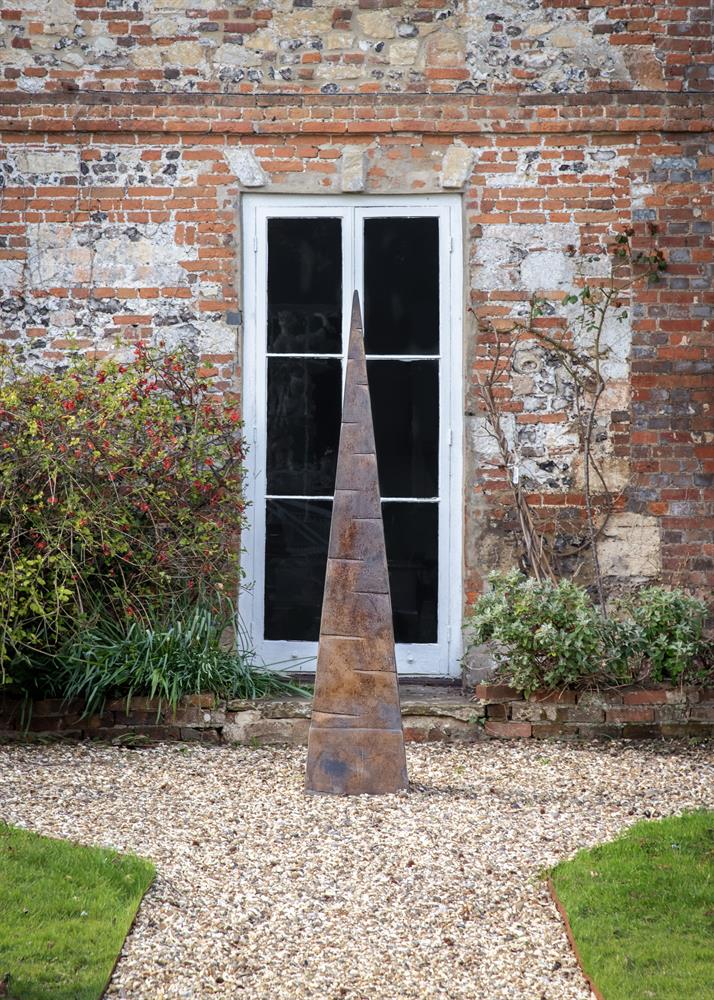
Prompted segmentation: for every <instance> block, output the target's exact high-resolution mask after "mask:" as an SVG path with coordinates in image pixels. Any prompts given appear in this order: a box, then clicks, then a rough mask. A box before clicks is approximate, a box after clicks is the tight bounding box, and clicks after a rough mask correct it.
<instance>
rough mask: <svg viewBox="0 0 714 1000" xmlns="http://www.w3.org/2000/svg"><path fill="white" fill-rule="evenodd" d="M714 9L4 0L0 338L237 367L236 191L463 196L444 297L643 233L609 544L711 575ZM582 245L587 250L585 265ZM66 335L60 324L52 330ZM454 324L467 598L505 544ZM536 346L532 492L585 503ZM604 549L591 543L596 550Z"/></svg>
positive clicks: (526, 465)
mask: <svg viewBox="0 0 714 1000" xmlns="http://www.w3.org/2000/svg"><path fill="white" fill-rule="evenodd" d="M712 23H713V22H712V11H711V4H710V3H709V0H707V2H702V0H697V2H693V3H690V2H687V3H684V2H669V3H666V4H665V3H654V2H647V3H645V2H642V3H622V4H613V3H609V2H604V0H592V2H585V3H583V2H582V0H578V2H575V0H544V2H543V3H534V2H532V0H511V2H509V3H508V4H498V5H493V4H488V3H476V2H473V0H469V2H467V0H459V2H457V0H443V2H438V3H437V2H436V0H412V2H405V3H399V2H395V0H360V2H359V3H344V4H340V5H336V4H333V3H329V4H327V3H324V2H322V0H312V2H309V0H294V2H293V0H260V2H256V3H250V4H245V5H242V6H241V5H235V4H233V3H231V4H228V5H219V4H218V3H216V2H213V0H200V2H198V0H196V2H195V3H193V4H192V3H190V2H189V0H186V2H182V0H171V2H168V0H131V2H129V0H53V3H52V4H50V10H49V12H48V10H47V4H46V2H45V0H22V2H18V3H16V4H15V5H13V7H12V8H9V7H7V5H6V6H5V8H4V9H3V11H2V18H1V19H0V24H1V25H2V30H1V33H0V65H1V67H2V68H1V72H0V178H1V179H2V183H3V187H2V193H1V195H0V310H1V312H2V318H3V322H2V327H1V328H0V337H1V338H2V340H3V341H4V342H6V343H10V344H12V343H23V344H25V345H27V346H28V347H29V350H30V353H31V354H32V355H33V357H34V358H35V359H36V361H37V362H38V363H56V362H57V361H59V360H60V359H61V358H62V357H63V356H64V354H65V352H66V351H67V349H68V348H69V347H70V346H72V345H73V344H75V345H77V346H79V347H80V348H86V349H93V350H97V351H99V352H100V353H107V352H113V351H116V350H117V347H116V343H115V341H116V339H117V338H119V340H120V342H121V343H122V344H123V345H125V346H126V345H129V344H130V343H131V342H132V341H135V340H138V339H147V338H152V337H153V338H156V339H163V340H165V341H168V342H171V341H172V340H175V339H181V340H184V341H188V342H191V343H194V344H195V345H196V346H197V347H198V348H199V349H200V350H201V352H202V353H203V355H204V357H205V359H206V364H207V366H208V367H210V368H212V369H214V370H215V371H217V372H218V374H219V378H220V380H221V383H222V384H223V385H224V386H226V387H227V386H229V385H230V386H232V387H233V388H235V389H237V390H239V389H240V370H239V364H238V359H239V358H240V337H241V320H242V309H243V303H242V301H241V297H240V275H241V273H242V246H241V232H240V226H239V222H238V220H239V217H240V213H239V211H238V208H239V205H240V198H241V194H242V192H244V191H248V190H261V191H265V192H266V193H270V192H288V193H310V194H316V193H320V192H324V193H339V192H340V191H342V190H350V191H360V190H364V191H368V192H374V193H380V192H382V193H383V192H401V193H423V194H429V193H438V192H441V191H446V190H448V191H452V192H453V191H461V192H463V204H464V220H465V233H466V241H465V246H464V257H465V262H466V287H465V301H466V304H467V305H468V306H469V307H470V308H471V309H473V311H474V313H475V314H476V315H477V316H479V317H481V318H486V319H494V318H495V319H497V318H499V317H508V316H512V315H518V313H519V310H520V311H521V312H522V310H523V308H524V307H525V305H526V303H527V301H528V299H529V297H530V295H531V294H532V293H533V292H534V291H539V292H551V293H553V294H555V295H560V294H562V291H563V289H564V288H566V287H568V285H569V283H570V282H571V281H572V279H573V262H572V258H571V253H570V251H569V249H568V248H569V247H574V248H575V250H576V251H577V252H580V251H585V250H586V249H587V248H588V247H590V246H592V245H593V243H594V242H595V241H597V240H598V239H599V238H601V237H602V236H604V235H605V234H607V233H608V232H609V231H611V230H612V228H613V227H616V226H619V225H622V224H624V225H628V224H631V225H633V226H634V227H635V230H636V233H637V239H644V237H645V232H646V227H647V225H648V223H655V224H656V225H657V227H658V228H659V237H658V238H659V240H660V242H661V243H662V244H663V245H664V247H665V249H666V251H667V252H668V254H669V260H670V266H669V270H668V272H667V275H666V280H665V282H664V283H663V284H662V285H661V286H659V287H658V288H656V289H651V290H640V291H639V292H638V293H637V297H636V301H634V302H633V303H632V308H631V311H630V320H629V321H628V323H626V324H624V325H623V326H621V327H620V328H619V329H618V336H617V342H616V343H615V342H613V344H612V348H613V355H612V358H611V361H610V364H611V371H610V379H611V388H610V390H609V393H610V395H609V397H608V400H607V406H606V407H605V408H604V416H603V420H602V422H601V426H599V427H598V448H599V457H600V460H601V462H602V463H604V465H605V466H606V467H607V469H608V474H609V475H610V476H611V477H612V482H613V483H614V484H615V485H616V486H618V484H619V485H621V486H622V487H623V492H622V495H621V496H620V497H619V498H618V503H617V509H616V512H615V514H614V515H613V517H612V518H611V519H610V522H609V524H608V529H607V531H606V533H605V535H604V536H603V540H602V546H603V559H604V563H605V567H606V569H607V568H608V567H611V572H612V574H613V575H619V576H621V577H623V578H624V579H626V580H629V581H646V580H654V579H657V578H659V577H661V576H664V578H665V579H667V580H676V581H677V582H679V583H683V584H685V585H688V586H693V587H696V588H697V589H698V590H699V591H700V592H702V593H705V594H708V593H710V591H711V586H712V584H713V583H714V550H713V547H712V544H713V543H712V538H713V530H712V529H714V485H713V481H712V475H713V473H714V468H713V466H714V419H713V418H712V402H713V401H714V385H713V384H712V382H713V376H712V363H713V361H712V359H713V355H714V346H713V345H712V327H711V312H712V308H713V306H714V302H713V298H714V295H713V293H712V282H711V279H712V234H711V227H712V219H713V217H714V205H713V204H712V187H711V177H712V174H711V172H712V164H714V138H713V137H712V125H713V118H712V106H713V102H712V97H713V95H712V83H713V81H714V75H713V73H714V71H713V70H712V45H711V39H712ZM603 266H604V265H603ZM72 338H76V339H74V340H73V339H72ZM488 349H489V345H488V341H487V338H486V337H484V336H481V337H479V336H477V335H476V332H475V327H474V326H473V324H471V323H470V324H469V325H468V326H467V329H466V331H465V352H466V370H467V372H469V373H470V376H469V378H468V380H467V384H466V385H465V386H464V412H465V415H466V430H467V434H466V455H465V459H466V497H465V518H466V526H467V530H466V545H465V566H466V590H467V595H468V598H469V599H471V598H472V597H473V596H475V594H477V593H478V592H479V591H480V589H481V588H482V586H483V579H484V576H485V574H486V573H487V571H488V570H489V569H491V568H493V567H495V566H499V565H500V566H505V565H508V564H511V563H512V561H513V551H514V550H513V545H512V537H511V535H510V533H509V532H510V524H509V521H508V516H507V515H506V516H505V517H504V516H503V509H504V507H505V509H506V510H507V507H508V504H507V503H506V504H504V503H503V501H504V499H506V500H507V491H506V482H505V473H504V470H503V469H501V468H499V462H498V459H497V456H495V455H494V454H493V450H492V445H491V444H490V440H489V439H488V437H487V435H486V434H485V433H484V422H483V415H482V413H481V411H480V408H479V404H478V399H477V394H476V393H475V376H476V374H477V373H478V370H479V366H480V365H482V364H483V363H484V361H485V357H486V353H487V351H488ZM556 374H557V373H554V371H553V366H552V365H550V364H549V363H548V360H547V359H543V358H542V357H535V358H531V359H530V360H529V362H528V365H525V366H524V370H523V371H522V372H520V373H518V375H517V377H516V378H514V380H513V381H512V383H511V384H510V385H509V386H507V387H506V390H505V396H504V406H505V409H506V411H507V422H508V430H509V433H510V434H511V435H512V437H513V439H514V440H515V441H516V442H517V443H518V447H519V451H520V453H521V454H522V456H523V472H524V475H525V476H526V479H527V488H528V492H529V495H530V499H531V502H532V504H533V505H534V506H536V507H538V508H539V509H540V510H541V511H542V512H543V515H544V517H545V518H546V519H548V518H552V519H553V520H555V519H557V518H566V519H570V521H571V522H572V521H577V519H578V517H580V518H582V509H583V498H582V479H583V470H582V460H581V458H580V456H579V446H578V442H577V438H576V435H575V433H574V427H573V414H572V408H571V407H570V405H569V404H568V401H567V400H564V399H563V398H562V394H561V393H559V392H558V390H557V384H556V383H557V378H556ZM608 553H609V555H608Z"/></svg>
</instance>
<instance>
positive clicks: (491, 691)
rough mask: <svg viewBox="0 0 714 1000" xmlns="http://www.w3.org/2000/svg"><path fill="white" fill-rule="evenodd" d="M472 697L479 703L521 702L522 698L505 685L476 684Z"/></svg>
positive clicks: (514, 690) (513, 689)
mask: <svg viewBox="0 0 714 1000" xmlns="http://www.w3.org/2000/svg"><path fill="white" fill-rule="evenodd" d="M474 697H475V698H478V700H479V701H486V702H491V701H522V700H523V696H522V695H520V694H519V693H518V691H516V689H515V688H512V687H508V685H506V684H477V685H476V689H475V691H474Z"/></svg>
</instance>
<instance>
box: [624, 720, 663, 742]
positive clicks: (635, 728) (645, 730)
mask: <svg viewBox="0 0 714 1000" xmlns="http://www.w3.org/2000/svg"><path fill="white" fill-rule="evenodd" d="M660 735H661V729H660V727H659V726H656V725H654V724H650V725H647V724H646V723H625V725H624V726H623V727H622V737H623V739H625V740H652V739H657V737H658V736H660Z"/></svg>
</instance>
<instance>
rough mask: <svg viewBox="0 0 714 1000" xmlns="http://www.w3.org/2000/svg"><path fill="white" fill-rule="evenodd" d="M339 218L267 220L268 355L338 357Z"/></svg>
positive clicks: (340, 240)
mask: <svg viewBox="0 0 714 1000" xmlns="http://www.w3.org/2000/svg"><path fill="white" fill-rule="evenodd" d="M341 327H342V236H341V222H340V220H339V219H269V220H268V352H270V353H280V354H285V353H293V354H316V353H320V354H339V353H340V351H341V349H342V344H341Z"/></svg>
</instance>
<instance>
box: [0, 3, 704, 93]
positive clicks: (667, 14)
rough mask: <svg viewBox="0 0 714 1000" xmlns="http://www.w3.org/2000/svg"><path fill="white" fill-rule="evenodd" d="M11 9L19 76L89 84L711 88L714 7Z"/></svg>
mask: <svg viewBox="0 0 714 1000" xmlns="http://www.w3.org/2000/svg"><path fill="white" fill-rule="evenodd" d="M10 3H11V0H8V4H7V5H6V9H4V10H3V12H2V22H0V23H1V27H0V31H2V35H0V40H1V41H2V43H3V44H4V46H5V48H6V50H7V58H6V60H5V70H4V81H5V86H6V87H8V88H14V87H19V88H20V89H22V90H25V91H27V92H28V93H37V92H38V91H41V90H44V89H49V90H61V89H70V90H71V89H74V88H76V87H77V86H78V84H79V85H82V86H87V87H92V88H94V89H99V90H101V89H108V90H126V89H139V88H141V89H147V88H151V89H157V90H168V91H172V90H175V89H185V90H197V91H204V92H209V91H213V90H214V89H215V87H216V84H219V85H220V87H221V89H233V90H236V91H237V92H239V93H251V92H260V91H261V90H263V89H276V90H281V91H285V90H286V89H288V90H291V91H300V90H303V91H308V92H310V91H318V92H322V93H326V94H334V93H340V92H346V91H354V90H358V91H362V92H375V93H376V92H380V91H387V92H393V91H410V90H419V91H421V90H423V89H424V88H428V89H430V90H432V91H433V92H436V93H438V92H450V91H456V92H460V93H474V92H484V93H492V92H497V91H499V90H507V91H513V90H514V89H523V90H533V91H537V92H543V91H550V90H552V91H554V92H556V93H567V92H582V91H585V90H588V89H590V88H592V87H595V88H597V89H608V88H612V87H615V88H617V89H621V88H626V89H635V90H642V89H646V90H661V89H667V90H682V89H694V90H702V89H704V87H707V86H708V87H709V88H710V89H711V87H712V85H713V84H714V78H713V77H712V73H711V70H712V67H713V63H712V45H711V32H710V26H711V7H710V4H709V0H669V2H666V3H661V2H653V0H640V2H623V3H610V2H609V0H590V2H582V0H544V2H543V3H539V2H533V0H509V2H507V3H489V2H486V0H406V2H402V3H400V2H399V0H359V2H358V3H354V2H352V3H342V4H335V3H334V2H333V0H257V2H255V0H251V2H246V3H238V4H236V3H233V2H231V3H226V4H224V5H219V4H218V3H215V2H213V0H22V2H17V4H16V6H15V9H13V8H12V7H11V6H10Z"/></svg>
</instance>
